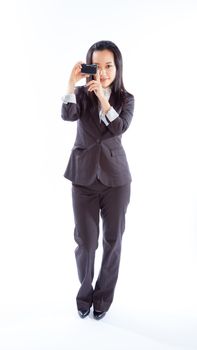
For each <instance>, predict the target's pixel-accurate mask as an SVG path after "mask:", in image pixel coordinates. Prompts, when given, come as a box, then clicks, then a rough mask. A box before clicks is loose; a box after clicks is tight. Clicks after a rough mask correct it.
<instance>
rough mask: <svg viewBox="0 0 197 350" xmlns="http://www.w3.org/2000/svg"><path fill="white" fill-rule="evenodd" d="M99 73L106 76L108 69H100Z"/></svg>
mask: <svg viewBox="0 0 197 350" xmlns="http://www.w3.org/2000/svg"><path fill="white" fill-rule="evenodd" d="M99 74H100V75H101V76H106V70H105V68H104V69H101V68H100V69H99Z"/></svg>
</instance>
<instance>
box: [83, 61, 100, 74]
mask: <svg viewBox="0 0 197 350" xmlns="http://www.w3.org/2000/svg"><path fill="white" fill-rule="evenodd" d="M81 66H82V68H81V73H84V74H91V75H94V74H96V72H97V64H85V63H82V65H81Z"/></svg>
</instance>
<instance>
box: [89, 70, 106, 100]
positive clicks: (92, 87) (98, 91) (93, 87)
mask: <svg viewBox="0 0 197 350" xmlns="http://www.w3.org/2000/svg"><path fill="white" fill-rule="evenodd" d="M94 77H95V78H96V80H91V81H89V82H88V83H87V85H86V86H87V87H88V91H90V92H91V91H94V93H95V95H96V96H97V97H98V99H99V100H100V99H102V98H103V97H105V95H104V93H103V89H102V85H101V82H100V75H99V72H98V71H97V74H96V75H95V76H94Z"/></svg>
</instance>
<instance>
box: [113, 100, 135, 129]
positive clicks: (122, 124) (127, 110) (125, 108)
mask: <svg viewBox="0 0 197 350" xmlns="http://www.w3.org/2000/svg"><path fill="white" fill-rule="evenodd" d="M133 111H134V96H133V95H131V94H127V95H126V96H125V99H124V102H123V105H122V110H121V112H120V114H119V116H118V117H117V118H115V119H114V120H113V121H112V122H110V123H109V125H108V126H107V128H108V130H109V131H110V132H111V133H112V134H113V135H120V134H123V133H124V132H125V131H126V130H127V129H128V127H129V125H130V123H131V120H132V117H133Z"/></svg>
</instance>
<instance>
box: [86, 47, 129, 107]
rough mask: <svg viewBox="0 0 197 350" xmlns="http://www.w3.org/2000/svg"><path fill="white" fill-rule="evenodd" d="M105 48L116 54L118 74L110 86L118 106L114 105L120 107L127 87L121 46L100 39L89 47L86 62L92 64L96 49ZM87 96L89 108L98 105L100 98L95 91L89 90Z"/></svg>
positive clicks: (101, 49) (88, 79) (115, 60)
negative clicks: (124, 80)
mask: <svg viewBox="0 0 197 350" xmlns="http://www.w3.org/2000/svg"><path fill="white" fill-rule="evenodd" d="M103 50H109V51H111V52H112V53H113V55H114V62H115V66H116V76H115V79H114V81H113V82H112V84H111V86H110V87H111V89H112V94H114V96H115V101H116V102H115V104H116V106H114V107H119V106H120V105H121V103H122V98H123V95H124V93H125V92H126V89H125V87H124V84H123V78H122V74H123V62H122V54H121V52H120V50H119V48H118V47H117V46H116V45H115V44H114V43H113V42H112V41H108V40H102V41H98V42H96V43H95V44H93V45H92V46H91V47H90V48H89V50H88V52H87V55H86V64H92V55H93V53H94V51H103ZM90 80H92V77H89V78H87V79H86V81H87V82H88V81H90ZM87 97H88V98H87V100H86V103H87V105H88V108H90V109H91V107H92V106H93V105H94V106H95V105H96V106H98V99H97V97H96V95H95V94H94V93H92V92H87ZM84 102H85V101H84Z"/></svg>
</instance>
